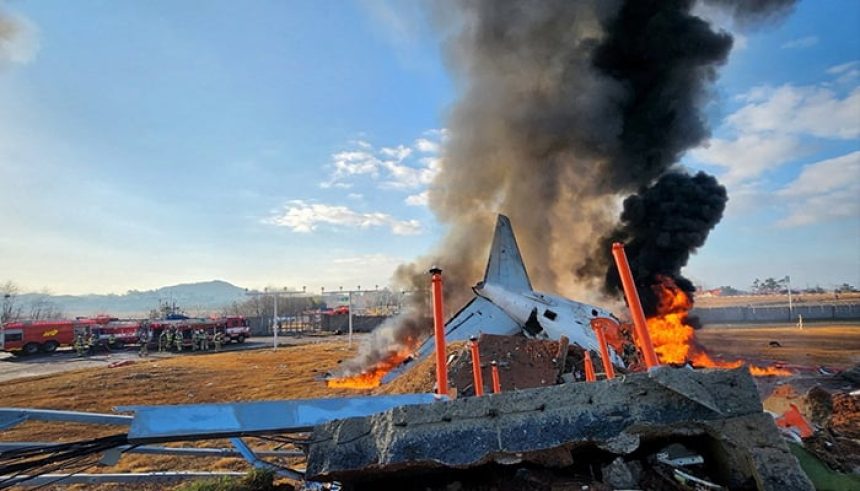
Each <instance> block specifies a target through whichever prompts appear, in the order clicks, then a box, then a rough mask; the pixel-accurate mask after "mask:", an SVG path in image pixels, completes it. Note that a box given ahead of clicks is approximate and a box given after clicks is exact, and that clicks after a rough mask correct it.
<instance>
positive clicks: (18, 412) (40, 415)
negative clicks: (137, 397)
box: [0, 407, 132, 430]
mask: <svg viewBox="0 0 860 491" xmlns="http://www.w3.org/2000/svg"><path fill="white" fill-rule="evenodd" d="M24 421H64V422H68V423H86V424H94V425H117V426H128V425H130V424H131V422H132V417H131V416H125V415H121V414H102V413H84V412H80V411H54V410H51V409H28V408H21V407H0V430H5V429H7V428H11V427H13V426H16V425H18V424H21V423H23V422H24Z"/></svg>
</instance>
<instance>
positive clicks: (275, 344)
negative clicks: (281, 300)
mask: <svg viewBox="0 0 860 491" xmlns="http://www.w3.org/2000/svg"><path fill="white" fill-rule="evenodd" d="M274 300H275V306H274V319H273V322H272V332H273V333H274V336H273V340H272V345H273V346H272V349H273V350H276V349H278V327H279V326H278V292H277V291H276V292H275V295H274Z"/></svg>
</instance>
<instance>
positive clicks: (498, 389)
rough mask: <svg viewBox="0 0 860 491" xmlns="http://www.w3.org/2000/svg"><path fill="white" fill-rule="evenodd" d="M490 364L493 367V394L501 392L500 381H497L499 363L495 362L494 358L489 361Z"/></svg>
mask: <svg viewBox="0 0 860 491" xmlns="http://www.w3.org/2000/svg"><path fill="white" fill-rule="evenodd" d="M490 365H492V367H493V394H501V393H502V382H501V381H499V364H498V363H496V360H493V361H492V362H490Z"/></svg>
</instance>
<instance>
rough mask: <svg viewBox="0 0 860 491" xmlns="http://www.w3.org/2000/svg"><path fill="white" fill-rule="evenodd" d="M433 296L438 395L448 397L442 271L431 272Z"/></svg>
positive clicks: (434, 269)
mask: <svg viewBox="0 0 860 491" xmlns="http://www.w3.org/2000/svg"><path fill="white" fill-rule="evenodd" d="M430 282H431V286H432V294H433V329H434V331H435V340H436V393H437V394H439V395H444V396H447V395H448V363H447V358H448V353H447V351H446V350H445V318H444V314H443V311H442V270H441V269H439V268H433V269H431V270H430Z"/></svg>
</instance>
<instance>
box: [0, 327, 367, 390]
mask: <svg viewBox="0 0 860 491" xmlns="http://www.w3.org/2000/svg"><path fill="white" fill-rule="evenodd" d="M362 336H363V335H358V334H356V335H355V336H354V339H353V341H354V342H360V340H361V339H362ZM333 340H343V341H344V342H345V341H346V336H280V337H279V338H278V345H279V346H296V345H302V344H310V343H320V342H325V341H333ZM271 347H272V338H271V337H251V338H248V339H247V340H246V341H245V342H244V343H242V344H236V343H231V344H228V345H225V346H224V347H223V348H222V350H221V351H222V352H224V351H239V350H250V349H265V348H271ZM200 355H204V353H199V352H192V351H184V352H182V353H181V354H179V353H169V352H168V353H159V352H157V351H155V352H153V351H150V352H149V358H151V359H159V358H171V357H174V356H200ZM138 359H139V358H138V356H137V349H136V348H135V347H129V348H128V349H126V350H123V351H114V352H112V353H98V354H96V355H93V356H87V357H83V358H79V357H78V356H76V355H75V352H74V351H73V350H68V349H67V350H58V351H57V352H56V353H51V354H49V355H45V354H39V355H36V356H20V357H18V356H12V355H11V354H9V353H2V352H0V382H3V381H8V380H14V379H19V378H24V377H33V376H39V375H51V374H53V373H60V372H67V371H70V370H79V369H81V368H94V367H104V366H107V365H109V364H111V363H115V362H121V361H124V360H138ZM2 394H3V389H2V386H0V395H2ZM0 405H2V403H0Z"/></svg>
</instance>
